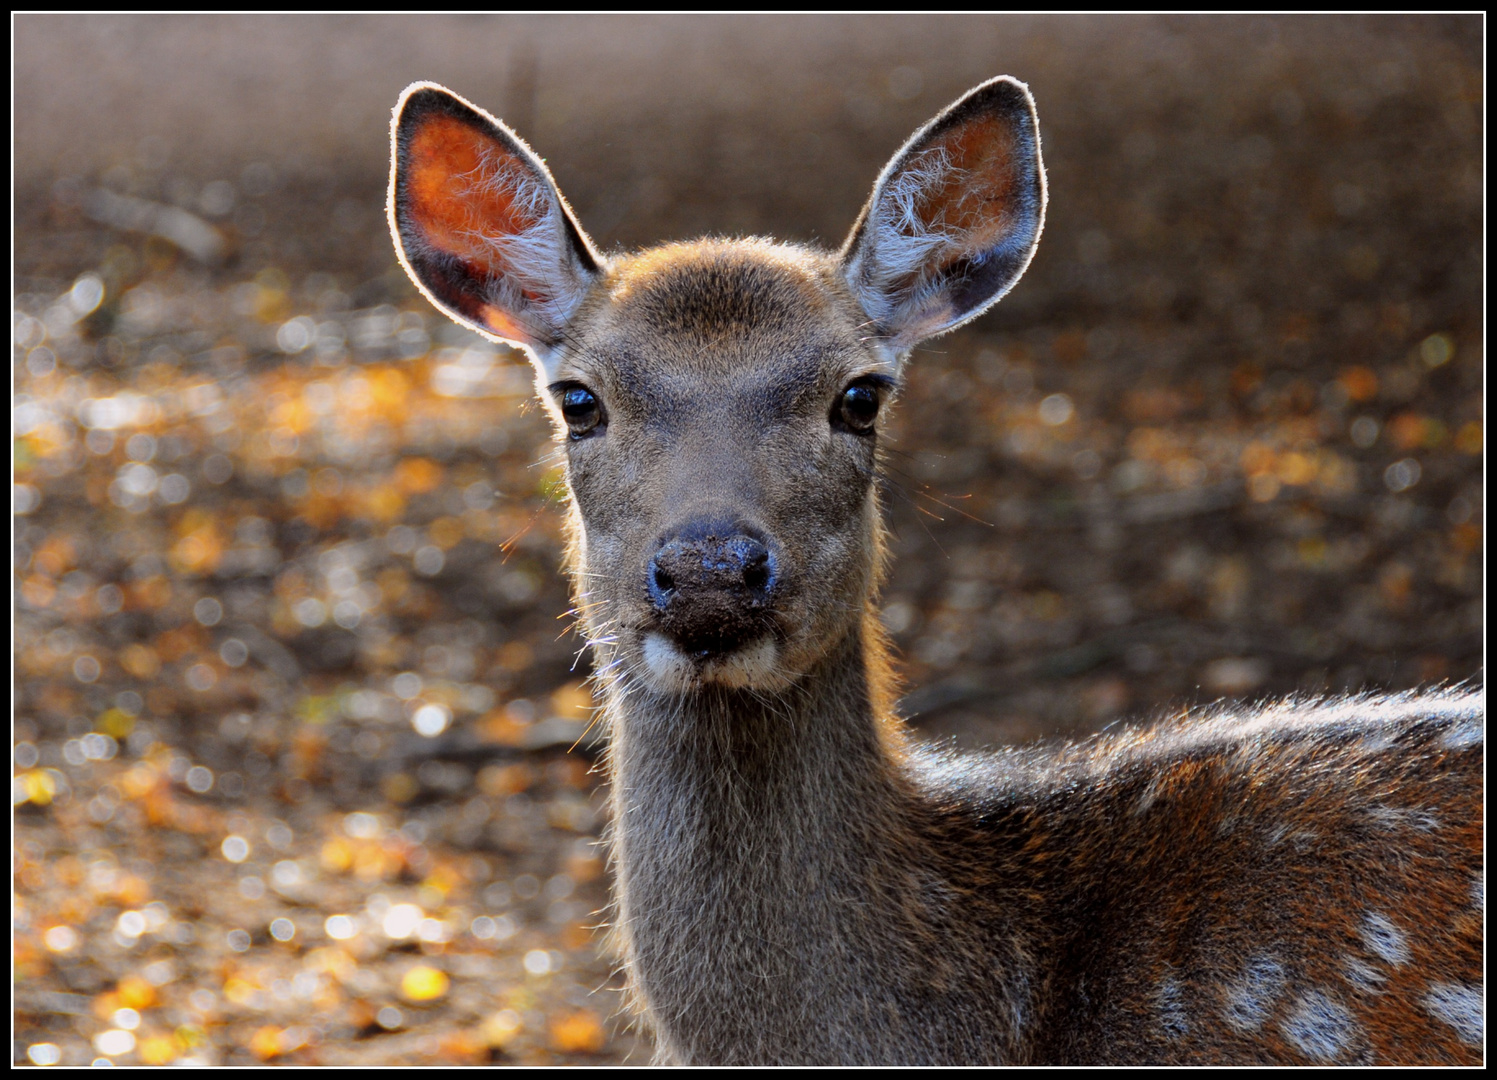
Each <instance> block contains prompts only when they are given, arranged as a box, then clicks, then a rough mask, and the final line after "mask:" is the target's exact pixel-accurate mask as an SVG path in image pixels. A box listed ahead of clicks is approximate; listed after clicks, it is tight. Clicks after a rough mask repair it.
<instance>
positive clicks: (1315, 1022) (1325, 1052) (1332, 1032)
mask: <svg viewBox="0 0 1497 1080" xmlns="http://www.w3.org/2000/svg"><path fill="white" fill-rule="evenodd" d="M1279 1030H1280V1031H1282V1032H1283V1033H1284V1038H1286V1039H1288V1040H1289V1042H1290V1043H1291V1044H1293V1045H1294V1046H1295V1047H1297V1048H1298V1049H1299V1051H1300V1052H1301V1053H1302V1054H1304V1055H1305V1056H1306V1057H1311V1058H1314V1059H1315V1060H1316V1061H1334V1060H1336V1059H1337V1058H1338V1057H1340V1056H1341V1055H1342V1054H1344V1053H1345V1052H1346V1050H1347V1048H1348V1047H1349V1046H1350V1045H1351V1041H1352V1039H1354V1038H1355V1037H1356V1034H1357V1024H1356V1021H1355V1020H1354V1019H1352V1015H1351V1012H1350V1011H1349V1010H1348V1009H1347V1008H1346V1007H1345V1006H1344V1005H1342V1004H1340V1003H1339V1002H1336V1001H1333V1000H1331V999H1330V998H1329V997H1327V996H1326V995H1325V994H1322V993H1321V992H1320V991H1319V990H1311V991H1310V992H1309V993H1307V994H1304V995H1302V996H1301V997H1300V998H1299V999H1298V1000H1296V1001H1295V1003H1294V1008H1293V1009H1292V1010H1291V1011H1290V1013H1289V1015H1288V1016H1286V1017H1285V1018H1284V1020H1283V1022H1282V1023H1280V1024H1279Z"/></svg>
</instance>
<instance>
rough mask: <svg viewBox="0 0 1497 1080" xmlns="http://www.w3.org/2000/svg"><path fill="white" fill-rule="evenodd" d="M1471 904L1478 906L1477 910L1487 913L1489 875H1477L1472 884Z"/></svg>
mask: <svg viewBox="0 0 1497 1080" xmlns="http://www.w3.org/2000/svg"><path fill="white" fill-rule="evenodd" d="M1471 902H1472V903H1473V904H1475V905H1476V910H1477V911H1480V912H1485V911H1486V910H1487V875H1486V872H1485V871H1483V872H1482V873H1480V874H1477V875H1476V880H1475V881H1473V882H1471Z"/></svg>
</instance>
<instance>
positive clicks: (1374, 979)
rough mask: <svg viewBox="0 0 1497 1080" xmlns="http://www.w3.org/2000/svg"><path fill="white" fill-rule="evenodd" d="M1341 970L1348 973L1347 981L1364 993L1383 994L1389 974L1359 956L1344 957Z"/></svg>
mask: <svg viewBox="0 0 1497 1080" xmlns="http://www.w3.org/2000/svg"><path fill="white" fill-rule="evenodd" d="M1341 970H1342V971H1343V972H1344V973H1345V975H1346V981H1347V982H1349V983H1351V984H1352V985H1353V986H1355V987H1356V988H1357V989H1358V990H1360V991H1362V992H1363V993H1364V994H1381V993H1382V992H1383V983H1385V982H1387V981H1388V976H1386V975H1384V974H1383V973H1382V972H1381V971H1379V970H1378V969H1377V968H1375V967H1373V966H1372V965H1371V964H1369V963H1367V961H1365V960H1363V959H1361V958H1360V957H1357V956H1347V957H1343V958H1342V961H1341Z"/></svg>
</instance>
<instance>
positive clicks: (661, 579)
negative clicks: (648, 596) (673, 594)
mask: <svg viewBox="0 0 1497 1080" xmlns="http://www.w3.org/2000/svg"><path fill="white" fill-rule="evenodd" d="M675 587H676V579H675V578H673V577H671V575H670V573H669V571H667V570H666V569H665V567H663V566H661V565H660V564H659V563H657V564H656V565H655V588H656V590H657V591H659V592H662V593H668V592H670V591H671V590H672V589H674V588H675Z"/></svg>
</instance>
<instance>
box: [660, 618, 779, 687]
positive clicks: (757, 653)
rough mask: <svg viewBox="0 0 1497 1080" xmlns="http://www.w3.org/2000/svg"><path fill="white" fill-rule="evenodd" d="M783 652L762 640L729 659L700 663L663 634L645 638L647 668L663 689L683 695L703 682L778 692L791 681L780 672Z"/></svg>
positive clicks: (736, 652)
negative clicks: (780, 659) (682, 693)
mask: <svg viewBox="0 0 1497 1080" xmlns="http://www.w3.org/2000/svg"><path fill="white" fill-rule="evenodd" d="M779 656H780V649H779V646H778V645H776V644H775V643H774V641H773V640H772V639H770V638H767V637H765V638H760V639H759V640H758V641H755V642H753V643H751V644H749V645H745V646H744V647H742V648H740V649H736V650H734V651H733V652H731V653H729V654H727V655H726V656H722V657H717V658H714V659H712V660H709V661H707V662H706V663H698V662H696V661H694V660H692V659H691V658H690V657H689V656H687V655H686V654H685V653H683V652H682V651H681V650H680V649H679V648H677V646H676V643H675V642H673V641H672V640H671V639H670V638H668V637H666V636H665V635H664V634H660V633H650V634H646V635H645V640H644V657H645V666H646V667H647V668H649V671H650V674H652V675H653V676H655V679H656V684H657V687H658V688H659V689H661V690H668V691H676V692H678V693H679V692H682V691H686V690H690V689H691V688H692V687H694V686H698V685H700V684H702V683H717V684H718V685H720V686H731V687H736V688H740V689H754V690H778V689H783V688H784V687H785V685H786V684H787V683H788V682H789V681H790V680H789V679H788V678H787V677H786V676H785V673H784V672H782V671H781V670H780V665H779Z"/></svg>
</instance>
